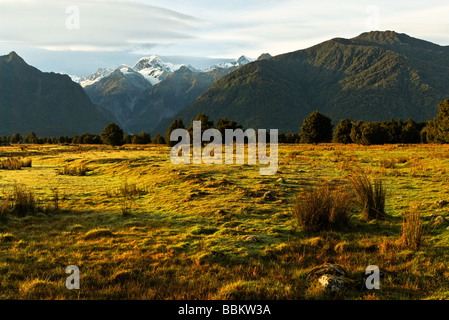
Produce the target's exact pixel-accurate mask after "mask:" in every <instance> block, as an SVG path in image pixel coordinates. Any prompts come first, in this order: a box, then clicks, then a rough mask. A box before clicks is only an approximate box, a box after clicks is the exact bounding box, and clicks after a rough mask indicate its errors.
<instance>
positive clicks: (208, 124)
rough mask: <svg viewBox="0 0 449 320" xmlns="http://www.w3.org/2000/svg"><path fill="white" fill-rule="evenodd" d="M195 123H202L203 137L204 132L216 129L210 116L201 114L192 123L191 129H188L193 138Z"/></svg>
mask: <svg viewBox="0 0 449 320" xmlns="http://www.w3.org/2000/svg"><path fill="white" fill-rule="evenodd" d="M194 121H199V122H201V136H202V135H203V133H204V131H206V130H208V129H212V128H214V122H213V121H209V116H206V115H205V114H204V113H200V114H198V115H197V116H196V118H195V120H193V121H192V122H191V124H190V127H188V128H187V131H188V132H189V134H190V136H191V137H193V122H194Z"/></svg>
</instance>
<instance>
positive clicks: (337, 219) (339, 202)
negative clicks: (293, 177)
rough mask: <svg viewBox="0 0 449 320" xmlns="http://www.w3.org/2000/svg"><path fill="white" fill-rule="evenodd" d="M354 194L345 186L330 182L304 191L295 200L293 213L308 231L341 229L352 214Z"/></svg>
mask: <svg viewBox="0 0 449 320" xmlns="http://www.w3.org/2000/svg"><path fill="white" fill-rule="evenodd" d="M352 204H353V201H352V196H351V194H350V193H348V192H347V191H346V190H345V189H344V188H343V187H338V188H336V189H332V188H331V186H329V185H328V184H324V185H322V186H320V187H317V188H313V189H309V190H305V191H303V192H302V193H301V194H300V195H299V196H298V197H297V198H296V200H295V203H294V205H293V214H294V216H295V217H296V219H297V221H298V224H299V225H300V226H301V227H302V228H303V229H304V230H306V231H311V232H316V231H324V230H327V229H336V230H338V229H341V228H342V227H344V226H346V225H347V224H348V222H349V219H350V217H351V215H352V213H351V212H352Z"/></svg>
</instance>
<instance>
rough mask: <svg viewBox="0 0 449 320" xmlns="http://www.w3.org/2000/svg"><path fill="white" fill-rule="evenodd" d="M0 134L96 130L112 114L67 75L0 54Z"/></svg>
mask: <svg viewBox="0 0 449 320" xmlns="http://www.w3.org/2000/svg"><path fill="white" fill-rule="evenodd" d="M0 115H1V116H0V135H11V134H14V133H21V134H26V133H28V132H30V131H34V132H35V133H36V134H37V135H39V136H46V137H51V136H60V135H67V136H72V135H76V134H82V133H86V132H89V133H92V134H94V133H100V132H101V131H102V130H103V128H104V127H105V126H106V125H107V124H108V123H110V122H111V121H116V120H115V117H114V116H113V115H112V114H111V113H110V112H108V111H107V110H105V109H103V108H102V107H101V106H98V105H94V104H93V103H92V102H91V101H90V99H89V97H88V96H87V94H86V92H85V91H84V90H83V88H81V87H80V86H79V85H78V84H76V83H74V82H73V81H72V80H71V79H70V77H68V76H67V75H61V74H56V73H44V72H41V71H39V70H38V69H36V68H34V67H32V66H30V65H28V64H27V63H26V62H25V61H24V60H23V59H22V58H21V57H19V56H18V55H17V53H15V52H11V53H9V54H8V55H5V56H0Z"/></svg>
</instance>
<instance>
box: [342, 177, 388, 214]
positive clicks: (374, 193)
mask: <svg viewBox="0 0 449 320" xmlns="http://www.w3.org/2000/svg"><path fill="white" fill-rule="evenodd" d="M348 180H349V181H350V182H351V184H352V185H353V187H354V189H355V192H356V194H357V195H358V199H359V204H360V206H361V207H362V215H363V217H364V218H365V220H367V221H371V220H377V219H385V218H387V214H386V213H385V198H386V192H385V188H384V187H383V182H382V180H380V179H376V180H374V183H371V181H370V180H369V179H368V177H367V176H366V175H365V174H363V173H361V174H353V175H351V176H349V177H348Z"/></svg>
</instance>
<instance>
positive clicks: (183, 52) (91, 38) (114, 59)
mask: <svg viewBox="0 0 449 320" xmlns="http://www.w3.org/2000/svg"><path fill="white" fill-rule="evenodd" d="M448 17H449V2H448V1H447V0H444V1H440V0H435V1H434V0H428V1H417V0H407V1H375V0H373V1H364V0H350V1H338V0H333V1H332V0H314V1H301V0H247V1H245V0H239V1H237V0H226V1H211V0H207V1H206V0H189V1H181V0H133V1H131V0H107V1H106V0H89V1H87V0H84V1H83V0H71V1H66V0H0V55H5V54H8V53H9V52H10V51H13V50H14V51H16V52H17V53H18V54H19V55H21V56H22V57H23V58H24V59H25V60H26V61H27V62H28V63H29V64H31V65H34V66H36V67H38V68H39V69H41V70H43V71H54V72H67V73H70V74H74V75H79V76H83V75H87V74H89V73H92V72H94V71H95V70H96V69H97V68H99V67H116V66H118V65H119V64H122V63H125V64H131V65H132V64H133V63H135V62H136V60H137V59H138V57H141V56H147V55H152V54H156V55H160V56H163V57H170V56H178V57H179V56H188V57H209V58H238V57H239V56H241V55H247V56H249V57H252V58H257V57H258V56H259V55H260V54H262V53H265V52H268V53H270V54H272V55H277V54H281V53H286V52H291V51H295V50H299V49H304V48H307V47H310V46H312V45H315V44H318V43H320V42H322V41H325V40H328V39H331V38H334V37H345V38H352V37H355V36H357V35H359V34H360V33H362V32H366V31H372V30H394V31H397V32H401V33H407V34H409V35H411V36H413V37H416V38H421V39H425V40H428V41H432V42H435V43H437V44H440V45H449V19H448ZM171 59H173V58H171ZM181 60H185V62H194V60H192V59H187V58H185V59H179V58H178V61H175V62H183V61H181Z"/></svg>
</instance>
